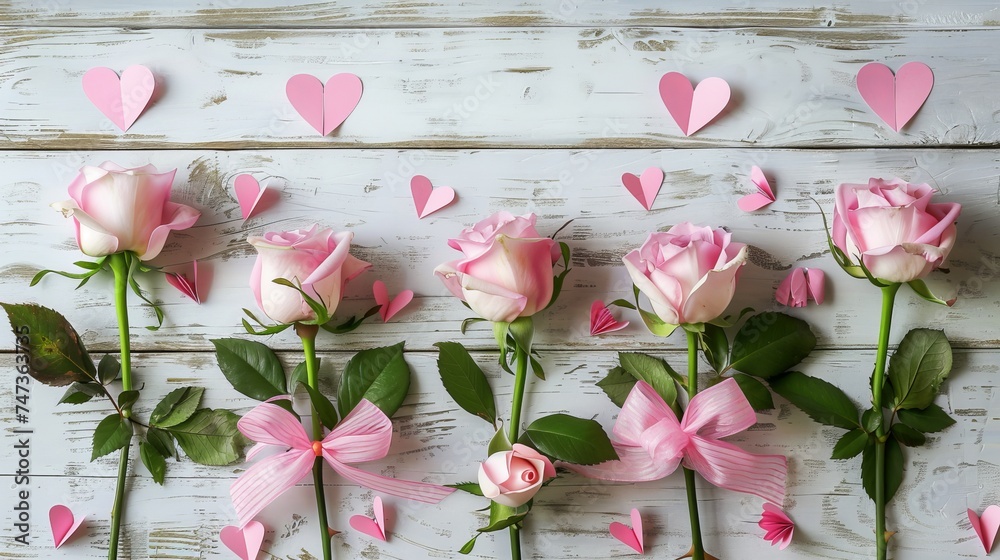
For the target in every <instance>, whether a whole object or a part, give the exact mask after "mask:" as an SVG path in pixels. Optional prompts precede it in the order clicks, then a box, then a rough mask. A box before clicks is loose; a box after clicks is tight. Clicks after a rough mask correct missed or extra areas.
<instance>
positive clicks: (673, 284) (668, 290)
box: [622, 222, 747, 325]
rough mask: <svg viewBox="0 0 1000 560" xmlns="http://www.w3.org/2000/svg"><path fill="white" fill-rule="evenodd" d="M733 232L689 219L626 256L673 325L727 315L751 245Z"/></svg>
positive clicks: (656, 306) (634, 274)
mask: <svg viewBox="0 0 1000 560" xmlns="http://www.w3.org/2000/svg"><path fill="white" fill-rule="evenodd" d="M731 237H732V234H730V233H729V232H727V231H725V230H723V229H715V230H713V229H712V228H710V227H698V226H695V225H692V224H690V223H688V222H684V223H680V224H677V225H675V226H674V227H672V228H670V230H669V231H667V232H666V233H663V232H657V233H651V234H650V235H649V238H648V239H646V242H645V243H643V244H642V247H639V248H638V249H636V250H634V251H632V252H631V253H629V254H627V255H625V257H624V258H623V259H622V261H623V262H624V263H625V268H626V269H628V273H629V275H631V276H632V282H634V283H635V285H636V287H638V288H639V290H640V291H641V292H642V293H644V294H646V297H648V298H649V301H650V303H652V305H653V312H654V313H656V316H657V317H659V318H660V320H661V321H663V322H664V323H667V324H669V325H681V324H685V323H687V324H694V323H704V322H706V321H711V320H712V319H715V318H717V317H719V316H720V315H722V313H723V311H725V310H726V307H728V306H729V302H730V301H732V299H733V293H734V292H735V291H736V276H737V272H739V269H740V267H742V266H743V265H744V264H745V263H746V260H747V248H746V245H744V244H742V243H732V242H731V241H730V238H731Z"/></svg>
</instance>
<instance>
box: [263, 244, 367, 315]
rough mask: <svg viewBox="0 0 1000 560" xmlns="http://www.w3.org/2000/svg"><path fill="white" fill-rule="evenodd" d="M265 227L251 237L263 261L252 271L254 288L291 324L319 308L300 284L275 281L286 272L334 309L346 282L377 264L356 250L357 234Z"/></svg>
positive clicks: (265, 303)
mask: <svg viewBox="0 0 1000 560" xmlns="http://www.w3.org/2000/svg"><path fill="white" fill-rule="evenodd" d="M318 228H319V226H317V225H313V226H312V227H311V228H309V229H308V230H301V229H300V230H295V231H285V232H271V233H265V234H264V235H263V236H250V237H248V238H247V243H249V244H251V245H253V246H254V247H255V248H256V249H257V262H256V263H255V264H254V267H253V273H252V274H251V276H250V288H251V289H252V290H253V294H254V296H256V298H257V306H258V307H260V309H261V311H263V312H264V313H265V314H266V315H267V316H268V317H270V318H271V319H272V320H274V321H276V322H278V323H283V324H290V323H295V322H298V321H309V320H312V319H315V318H316V313H315V312H313V310H312V309H310V307H309V304H307V303H306V301H305V300H304V299H303V298H302V294H300V293H299V292H298V291H297V290H295V289H293V288H290V287H288V286H282V285H280V284H275V283H274V282H272V280H274V279H275V278H284V279H286V280H289V281H291V282H292V283H294V284H297V285H298V284H301V286H302V290H303V291H304V292H305V293H307V294H309V296H310V297H312V298H313V299H315V300H317V301H322V302H323V303H324V304H325V305H326V309H327V311H328V312H329V313H330V314H331V315H332V314H333V313H334V311H336V310H337V306H338V305H340V298H341V296H342V295H343V291H344V286H345V285H346V284H347V282H348V281H349V280H351V279H352V278H354V277H355V276H357V275H358V274H361V273H362V272H364V271H365V270H367V269H368V268H370V267H371V264H369V263H366V262H364V261H362V260H359V259H356V258H354V257H353V256H351V254H350V250H351V240H352V239H354V234H353V233H351V232H349V231H347V232H343V233H334V232H333V230H332V229H323V230H320V229H318Z"/></svg>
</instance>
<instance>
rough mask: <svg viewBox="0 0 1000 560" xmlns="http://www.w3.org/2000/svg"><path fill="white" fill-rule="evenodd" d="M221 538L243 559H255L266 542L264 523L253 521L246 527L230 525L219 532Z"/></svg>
mask: <svg viewBox="0 0 1000 560" xmlns="http://www.w3.org/2000/svg"><path fill="white" fill-rule="evenodd" d="M219 540H221V541H222V544H224V545H226V548H228V549H229V550H231V551H233V553H234V554H236V556H238V557H240V559H241V560H255V559H256V558H257V556H258V555H260V547H261V545H263V544H264V525H262V524H261V523H260V521H251V522H249V523H247V525H246V527H243V528H242V529H240V528H239V527H236V526H233V525H229V526H227V527H223V528H222V531H221V532H220V533H219Z"/></svg>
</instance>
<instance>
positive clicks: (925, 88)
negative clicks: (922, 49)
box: [857, 62, 934, 132]
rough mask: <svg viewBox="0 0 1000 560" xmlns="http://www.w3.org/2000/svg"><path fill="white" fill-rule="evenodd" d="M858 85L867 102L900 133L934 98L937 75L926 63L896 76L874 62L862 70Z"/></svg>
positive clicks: (909, 66)
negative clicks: (933, 92)
mask: <svg viewBox="0 0 1000 560" xmlns="http://www.w3.org/2000/svg"><path fill="white" fill-rule="evenodd" d="M857 83H858V92H859V93H860V94H861V97H862V98H863V99H864V100H865V103H867V104H868V106H869V107H871V109H872V111H874V112H875V114H876V115H878V117H879V118H880V119H882V120H883V121H885V123H886V124H887V125H889V127H890V128H892V129H893V130H895V131H896V132H899V131H900V130H901V129H902V128H903V127H904V126H906V123H908V122H910V119H912V118H913V116H914V115H916V114H917V111H919V110H920V107H921V106H923V104H924V101H927V98H928V97H929V96H930V94H931V88H933V87H934V73H933V72H931V69H930V68H929V67H928V66H927V65H926V64H924V63H923V62H908V63H906V64H904V65H902V66H900V67H899V70H897V71H896V75H895V76H894V75H893V74H892V70H890V69H889V67H888V66H886V65H885V64H881V63H878V62H870V63H868V64H865V65H864V66H862V67H861V70H859V71H858V79H857Z"/></svg>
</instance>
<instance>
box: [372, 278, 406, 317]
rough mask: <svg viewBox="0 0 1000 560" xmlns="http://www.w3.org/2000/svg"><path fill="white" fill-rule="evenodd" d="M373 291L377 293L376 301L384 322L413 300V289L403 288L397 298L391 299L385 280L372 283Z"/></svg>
mask: <svg viewBox="0 0 1000 560" xmlns="http://www.w3.org/2000/svg"><path fill="white" fill-rule="evenodd" d="M372 292H374V294H375V303H376V304H378V305H379V306H380V308H379V310H378V313H379V315H380V316H381V317H382V322H383V323H388V322H389V320H390V319H392V318H393V317H394V316H395V315H396V314H397V313H399V312H400V311H402V310H403V308H404V307H406V306H407V305H409V304H410V302H411V301H413V290H403V291H402V292H399V294H397V295H396V299H393V300H390V299H389V289H388V288H386V287H385V282H383V281H381V280H376V281H375V283H374V284H372Z"/></svg>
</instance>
